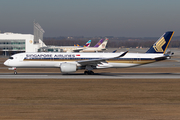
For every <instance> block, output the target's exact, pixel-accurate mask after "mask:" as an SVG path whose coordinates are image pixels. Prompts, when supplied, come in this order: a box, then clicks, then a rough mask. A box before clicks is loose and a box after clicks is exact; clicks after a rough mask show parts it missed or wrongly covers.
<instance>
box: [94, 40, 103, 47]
mask: <svg viewBox="0 0 180 120" xmlns="http://www.w3.org/2000/svg"><path fill="white" fill-rule="evenodd" d="M102 43H103V39H101V40H99V42H98V43H97V44H96V45H95V46H94V47H99V46H100V45H101V44H102Z"/></svg>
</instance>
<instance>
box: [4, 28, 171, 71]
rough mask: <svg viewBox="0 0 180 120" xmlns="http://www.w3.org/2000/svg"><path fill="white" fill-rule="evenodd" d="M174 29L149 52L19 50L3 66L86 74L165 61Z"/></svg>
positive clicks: (165, 34)
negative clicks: (97, 70)
mask: <svg viewBox="0 0 180 120" xmlns="http://www.w3.org/2000/svg"><path fill="white" fill-rule="evenodd" d="M173 34H174V31H168V32H166V33H164V34H163V35H162V36H161V37H160V38H159V39H158V40H157V42H156V43H154V44H153V45H152V47H151V48H150V49H149V50H148V51H147V52H146V53H127V52H128V51H127V52H121V53H47V52H42V53H18V54H15V55H12V56H11V57H9V59H8V60H6V61H5V62H4V65H6V66H9V67H12V68H10V69H9V70H14V74H17V72H16V68H60V70H61V72H62V73H72V72H76V71H77V70H79V69H84V70H85V71H84V74H94V72H93V71H92V70H93V69H100V68H124V67H134V66H139V65H143V64H148V63H153V62H157V61H160V60H165V59H168V58H170V57H171V54H165V52H166V49H167V47H168V45H169V43H170V41H171V38H172V36H173Z"/></svg>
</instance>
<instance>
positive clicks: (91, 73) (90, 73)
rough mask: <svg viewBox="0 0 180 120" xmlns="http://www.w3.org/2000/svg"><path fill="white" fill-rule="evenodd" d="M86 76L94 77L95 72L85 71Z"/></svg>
mask: <svg viewBox="0 0 180 120" xmlns="http://www.w3.org/2000/svg"><path fill="white" fill-rule="evenodd" d="M84 74H85V75H94V72H93V71H84Z"/></svg>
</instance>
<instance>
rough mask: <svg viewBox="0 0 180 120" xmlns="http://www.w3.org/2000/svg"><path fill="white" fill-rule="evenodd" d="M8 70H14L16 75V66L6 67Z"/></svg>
mask: <svg viewBox="0 0 180 120" xmlns="http://www.w3.org/2000/svg"><path fill="white" fill-rule="evenodd" d="M8 69H9V70H14V74H15V75H17V71H16V67H12V68H8Z"/></svg>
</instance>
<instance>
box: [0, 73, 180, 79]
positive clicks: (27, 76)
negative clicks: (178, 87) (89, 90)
mask: <svg viewBox="0 0 180 120" xmlns="http://www.w3.org/2000/svg"><path fill="white" fill-rule="evenodd" d="M178 78H180V73H96V74H94V75H84V74H82V73H74V74H61V73H20V74H18V75H13V74H12V73H4V74H0V79H178Z"/></svg>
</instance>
